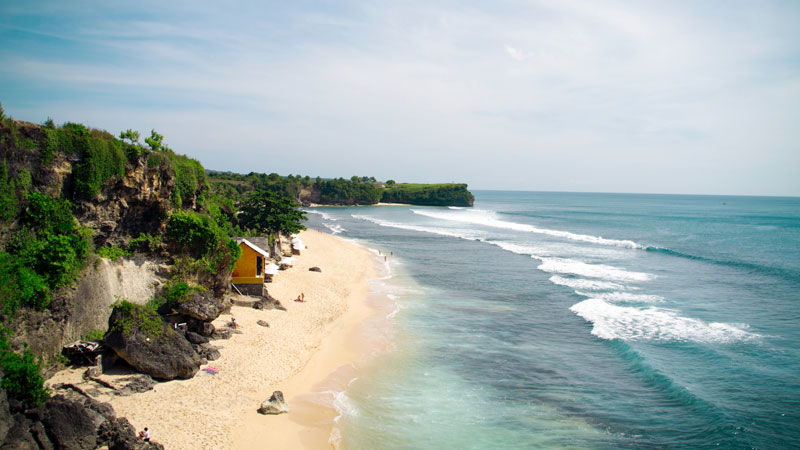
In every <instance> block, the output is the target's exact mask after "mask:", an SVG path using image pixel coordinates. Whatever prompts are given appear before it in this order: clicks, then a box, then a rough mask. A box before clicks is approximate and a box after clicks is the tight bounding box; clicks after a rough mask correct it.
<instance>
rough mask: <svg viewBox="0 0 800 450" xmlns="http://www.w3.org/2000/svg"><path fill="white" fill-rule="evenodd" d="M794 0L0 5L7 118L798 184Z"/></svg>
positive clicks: (384, 167) (544, 180) (557, 173)
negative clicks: (51, 120) (774, 0)
mask: <svg viewBox="0 0 800 450" xmlns="http://www.w3.org/2000/svg"><path fill="white" fill-rule="evenodd" d="M799 24H800V2H797V1H778V2H772V1H757V2H756V1H727V0H726V1H713V0H709V1H666V0H665V1H648V0H639V1H584V0H559V1H537V0H493V1H484V2H477V1H438V0H424V1H423V0H408V1H379V0H363V1H362V0H352V1H351V0H342V1H306V0H296V1H289V2H287V1H275V2H272V1H261V2H218V1H214V2H209V1H205V0H198V1H192V2H186V3H183V2H167V1H163V0H162V1H158V2H152V1H137V2H108V1H73V2H55V1H51V2H40V1H35V0H34V1H31V0H29V1H25V2H19V1H11V0H0V102H2V105H3V108H4V110H5V112H6V114H7V115H10V116H12V117H14V118H16V119H19V120H27V121H31V122H37V123H41V122H43V121H45V120H46V119H47V118H48V117H50V118H52V119H53V120H54V121H55V122H56V123H63V122H67V121H71V122H80V123H84V124H86V125H89V126H91V127H95V128H101V129H106V130H109V131H111V132H112V133H115V134H116V133H119V131H121V130H125V129H129V128H132V129H134V130H139V131H141V132H142V135H143V136H145V135H149V133H150V130H151V129H155V130H156V131H157V132H159V133H160V134H162V135H164V137H165V138H164V141H165V143H166V144H168V145H169V146H170V147H172V148H173V149H174V150H175V151H177V152H178V153H183V154H187V155H189V156H191V157H193V158H196V159H198V160H199V161H200V162H201V163H202V164H203V165H204V166H205V167H206V168H208V169H214V170H227V171H233V172H238V173H248V172H251V171H253V172H263V173H271V172H276V173H279V174H281V175H288V174H301V175H310V176H312V177H316V176H322V177H324V178H328V177H340V176H341V177H345V178H349V177H351V176H352V175H359V176H374V177H376V178H377V179H379V180H386V179H394V180H396V181H398V182H404V181H405V182H430V183H433V182H464V183H468V184H469V186H470V189H508V190H542V191H580V192H639V193H678V194H737V195H787V196H800V125H799V124H798V122H800V120H799V119H800V25H799Z"/></svg>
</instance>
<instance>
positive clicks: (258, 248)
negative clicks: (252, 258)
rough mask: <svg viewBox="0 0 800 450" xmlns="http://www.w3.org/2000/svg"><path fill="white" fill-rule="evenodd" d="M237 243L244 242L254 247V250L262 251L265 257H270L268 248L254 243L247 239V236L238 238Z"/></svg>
mask: <svg viewBox="0 0 800 450" xmlns="http://www.w3.org/2000/svg"><path fill="white" fill-rule="evenodd" d="M236 243H238V244H244V245H246V246H248V247H250V248H252V249H253V250H255V251H256V253H260V254H261V255H262V256H264V257H265V258H269V252H268V251H266V250H264V249H262V248H261V247H259V246H258V245H256V244H254V243H252V242H250V241H248V240H247V239H245V238H236Z"/></svg>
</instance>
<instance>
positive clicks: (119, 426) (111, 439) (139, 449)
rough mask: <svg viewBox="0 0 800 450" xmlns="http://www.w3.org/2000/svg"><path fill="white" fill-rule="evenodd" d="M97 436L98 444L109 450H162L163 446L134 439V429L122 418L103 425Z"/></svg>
mask: <svg viewBox="0 0 800 450" xmlns="http://www.w3.org/2000/svg"><path fill="white" fill-rule="evenodd" d="M97 434H98V438H99V440H100V442H102V443H103V444H105V445H107V446H108V449H109V450H163V449H164V446H163V445H161V444H159V443H157V442H153V441H150V442H144V441H140V440H139V439H138V438H137V437H136V429H135V428H133V425H131V423H130V422H128V419H126V418H124V417H122V418H119V419H114V420H109V421H107V422H105V423H103V424H102V425H101V426H100V429H99V431H98V433H97Z"/></svg>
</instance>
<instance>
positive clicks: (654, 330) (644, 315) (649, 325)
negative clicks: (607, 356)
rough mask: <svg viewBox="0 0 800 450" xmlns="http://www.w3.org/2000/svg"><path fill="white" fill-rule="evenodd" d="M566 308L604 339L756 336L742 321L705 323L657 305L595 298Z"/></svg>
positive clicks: (696, 339) (724, 340)
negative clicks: (622, 303)
mask: <svg viewBox="0 0 800 450" xmlns="http://www.w3.org/2000/svg"><path fill="white" fill-rule="evenodd" d="M570 311H572V312H574V313H575V314H577V315H578V316H580V317H582V318H583V319H585V320H586V321H588V322H591V323H592V334H593V335H595V336H597V337H599V338H601V339H607V340H612V339H621V340H623V341H653V340H658V341H681V342H700V343H723V344H727V343H733V342H743V341H749V340H753V339H756V338H759V337H760V335H758V334H753V333H749V332H747V331H745V330H744V328H747V327H748V326H747V325H744V324H741V325H740V324H736V325H734V324H728V323H720V322H711V323H708V322H704V321H702V320H699V319H692V318H688V317H682V316H680V315H678V314H677V313H675V312H673V311H669V310H665V309H661V308H657V307H649V308H644V309H642V308H636V307H631V306H619V305H613V304H610V303H607V302H605V301H604V300H602V299H599V298H590V299H588V300H584V301H582V302H580V303H577V304H575V305H572V307H570Z"/></svg>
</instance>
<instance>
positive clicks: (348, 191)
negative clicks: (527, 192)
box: [208, 171, 474, 206]
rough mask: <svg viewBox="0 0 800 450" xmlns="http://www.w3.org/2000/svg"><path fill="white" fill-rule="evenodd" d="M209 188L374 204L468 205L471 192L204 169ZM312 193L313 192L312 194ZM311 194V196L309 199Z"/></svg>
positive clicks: (236, 194) (239, 194)
mask: <svg viewBox="0 0 800 450" xmlns="http://www.w3.org/2000/svg"><path fill="white" fill-rule="evenodd" d="M208 176H209V182H210V183H211V192H212V193H213V194H215V195H220V196H224V197H226V198H229V199H232V200H234V201H236V202H237V203H238V202H241V201H242V200H244V198H245V197H246V196H247V195H248V194H249V193H251V192H253V191H255V190H268V191H272V192H275V193H277V194H280V195H284V196H287V197H291V198H294V199H297V200H299V201H302V202H304V203H305V202H312V201H313V202H318V203H321V204H324V205H374V204H376V203H378V202H388V203H407V204H414V205H436V206H471V205H472V202H473V200H474V197H473V195H472V194H471V193H470V192H469V191H468V190H467V185H466V184H406V183H403V184H398V183H396V182H395V181H394V180H387V181H386V183H379V182H377V180H376V179H375V177H359V176H353V177H350V179H344V178H336V179H329V180H323V179H322V178H320V177H317V178H315V179H313V180H312V179H311V178H310V177H308V176H305V177H301V176H300V175H289V176H287V177H281V176H280V175H278V174H276V173H271V174H269V175H265V174H258V173H253V172H251V173H249V174H247V175H240V174H235V173H231V172H215V171H208ZM312 194H316V195H317V196H316V197H314V196H313V195H312ZM312 198H314V200H311V199H312Z"/></svg>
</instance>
